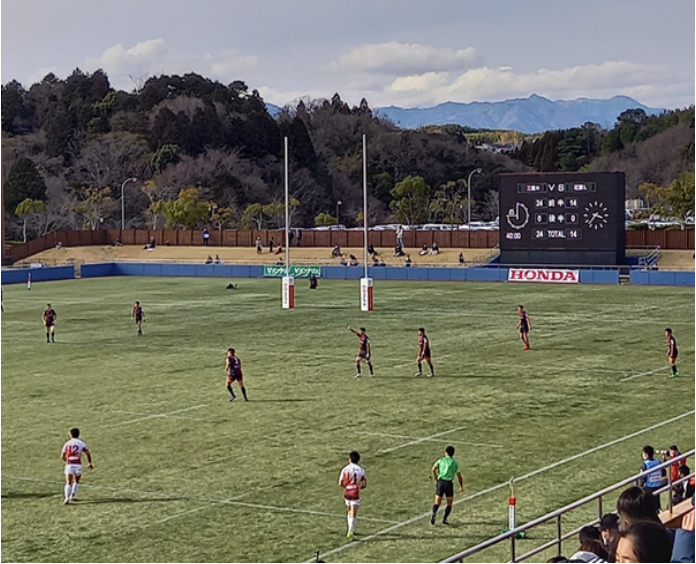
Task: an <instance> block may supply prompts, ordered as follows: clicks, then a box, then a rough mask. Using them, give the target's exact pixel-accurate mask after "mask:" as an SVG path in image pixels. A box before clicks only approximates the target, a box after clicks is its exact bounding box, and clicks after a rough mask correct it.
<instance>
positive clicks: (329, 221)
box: [314, 212, 362, 227]
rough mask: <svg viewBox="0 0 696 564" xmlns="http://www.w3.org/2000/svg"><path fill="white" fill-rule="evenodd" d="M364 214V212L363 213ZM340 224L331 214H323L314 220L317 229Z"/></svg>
mask: <svg viewBox="0 0 696 564" xmlns="http://www.w3.org/2000/svg"><path fill="white" fill-rule="evenodd" d="M361 213H362V212H361ZM336 224H338V219H336V218H335V217H333V216H332V215H331V214H328V213H325V212H322V213H320V214H318V215H317V216H316V217H315V218H314V225H316V226H317V227H323V226H325V225H336Z"/></svg>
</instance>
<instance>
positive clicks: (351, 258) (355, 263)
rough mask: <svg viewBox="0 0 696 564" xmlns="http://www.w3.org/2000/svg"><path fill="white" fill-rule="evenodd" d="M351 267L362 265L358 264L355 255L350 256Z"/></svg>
mask: <svg viewBox="0 0 696 564" xmlns="http://www.w3.org/2000/svg"><path fill="white" fill-rule="evenodd" d="M349 266H360V263H359V262H358V258H357V257H356V256H355V255H350V263H349Z"/></svg>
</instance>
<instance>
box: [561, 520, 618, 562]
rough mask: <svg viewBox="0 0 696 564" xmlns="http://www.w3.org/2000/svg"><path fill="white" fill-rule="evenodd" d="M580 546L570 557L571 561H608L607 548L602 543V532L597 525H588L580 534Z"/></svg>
mask: <svg viewBox="0 0 696 564" xmlns="http://www.w3.org/2000/svg"><path fill="white" fill-rule="evenodd" d="M578 540H579V541H580V548H579V549H578V551H577V552H576V553H575V554H573V555H572V556H571V557H570V561H571V562H606V561H607V558H608V556H609V555H608V554H607V550H606V549H605V548H604V545H603V544H602V534H601V533H600V531H599V529H598V528H597V527H592V526H587V527H583V528H582V529H580V534H579V535H578Z"/></svg>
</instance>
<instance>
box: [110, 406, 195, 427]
mask: <svg viewBox="0 0 696 564" xmlns="http://www.w3.org/2000/svg"><path fill="white" fill-rule="evenodd" d="M202 407H208V405H207V404H204V405H194V406H193V407H187V408H185V409H177V410H176V411H170V412H169V413H158V414H155V415H148V416H147V417H140V418H139V419H131V420H129V421H122V422H121V423H116V424H114V425H105V427H121V426H122V425H130V424H131V423H138V422H140V421H148V420H149V419H161V418H164V417H169V416H171V415H175V414H177V413H184V412H186V411H193V410H194V409H201V408H202Z"/></svg>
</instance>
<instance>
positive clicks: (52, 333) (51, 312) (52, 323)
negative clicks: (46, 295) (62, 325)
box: [43, 304, 58, 343]
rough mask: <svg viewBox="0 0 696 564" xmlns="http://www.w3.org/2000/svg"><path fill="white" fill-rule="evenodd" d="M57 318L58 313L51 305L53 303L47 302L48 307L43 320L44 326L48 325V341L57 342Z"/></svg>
mask: <svg viewBox="0 0 696 564" xmlns="http://www.w3.org/2000/svg"><path fill="white" fill-rule="evenodd" d="M56 319H58V314H57V313H56V310H55V309H53V308H52V307H51V304H46V309H45V310H44V312H43V322H44V327H46V342H47V343H49V342H50V343H55V342H56ZM49 337H50V340H49Z"/></svg>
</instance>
